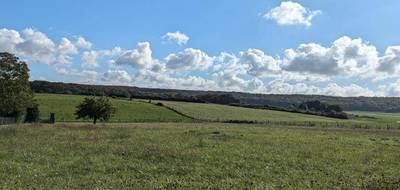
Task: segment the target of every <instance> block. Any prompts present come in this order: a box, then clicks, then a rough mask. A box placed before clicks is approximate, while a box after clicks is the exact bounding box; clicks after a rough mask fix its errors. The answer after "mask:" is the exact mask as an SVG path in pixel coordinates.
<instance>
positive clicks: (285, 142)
mask: <svg viewBox="0 0 400 190" xmlns="http://www.w3.org/2000/svg"><path fill="white" fill-rule="evenodd" d="M399 158H400V131H397V130H393V131H390V130H361V129H332V128H329V129H327V128H294V127H292V128H291V127H270V126H263V125H243V124H241V125H239V124H221V123H217V124H215V123H176V124H172V123H147V124H146V123H144V124H112V125H107V126H103V125H100V126H98V127H93V126H90V125H79V126H78V125H76V124H59V125H56V126H51V125H48V126H1V127H0V189H246V188H247V189H374V188H375V189H398V188H400V187H399V185H400V184H399V183H400V177H399V176H400V159H399ZM396 183H397V186H394V185H395V184H396Z"/></svg>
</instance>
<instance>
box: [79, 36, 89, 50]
mask: <svg viewBox="0 0 400 190" xmlns="http://www.w3.org/2000/svg"><path fill="white" fill-rule="evenodd" d="M75 45H76V46H77V47H79V48H83V49H91V48H92V43H90V42H89V41H86V39H85V38H83V37H81V36H80V37H78V38H77V39H76V42H75Z"/></svg>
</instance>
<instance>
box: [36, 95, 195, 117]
mask: <svg viewBox="0 0 400 190" xmlns="http://www.w3.org/2000/svg"><path fill="white" fill-rule="evenodd" d="M35 98H36V100H37V102H38V103H39V110H40V115H41V117H49V115H50V113H51V112H53V113H56V120H57V121H58V122H72V121H77V120H76V119H75V116H74V113H75V110H76V106H77V105H78V104H79V103H80V102H81V101H82V100H83V98H84V96H75V95H58V94H35ZM112 103H113V105H114V106H115V107H116V108H117V112H116V114H115V116H114V117H112V118H111V122H183V121H190V119H188V118H186V117H183V116H181V115H179V114H177V113H175V112H173V111H171V110H168V109H166V108H164V107H160V106H155V105H153V104H149V103H146V102H139V101H127V100H119V99H113V100H112ZM80 121H83V120H80Z"/></svg>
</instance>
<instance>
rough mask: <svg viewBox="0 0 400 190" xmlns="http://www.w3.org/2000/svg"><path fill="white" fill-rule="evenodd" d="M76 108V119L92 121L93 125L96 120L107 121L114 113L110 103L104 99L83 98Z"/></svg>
mask: <svg viewBox="0 0 400 190" xmlns="http://www.w3.org/2000/svg"><path fill="white" fill-rule="evenodd" d="M76 108H77V110H76V112H75V115H76V119H82V118H83V119H93V124H96V122H97V120H100V121H108V120H110V118H111V117H112V115H113V114H114V113H115V108H114V106H113V105H112V103H111V101H110V100H109V99H108V98H105V97H100V98H94V97H91V98H85V99H84V100H83V101H82V102H81V103H80V104H79V105H78V106H77V107H76Z"/></svg>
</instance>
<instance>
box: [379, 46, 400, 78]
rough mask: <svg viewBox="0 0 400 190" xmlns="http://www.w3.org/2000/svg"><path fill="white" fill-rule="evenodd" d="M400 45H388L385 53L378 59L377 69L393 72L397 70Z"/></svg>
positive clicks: (399, 64) (399, 60)
mask: <svg viewBox="0 0 400 190" xmlns="http://www.w3.org/2000/svg"><path fill="white" fill-rule="evenodd" d="M399 66H400V46H390V47H388V48H387V49H386V52H385V55H384V56H382V57H381V58H380V59H379V67H378V70H379V71H382V72H387V73H389V74H394V73H398V72H399Z"/></svg>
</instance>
